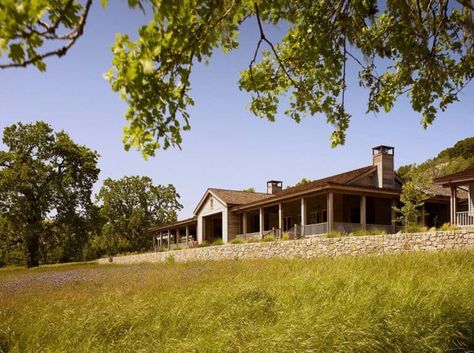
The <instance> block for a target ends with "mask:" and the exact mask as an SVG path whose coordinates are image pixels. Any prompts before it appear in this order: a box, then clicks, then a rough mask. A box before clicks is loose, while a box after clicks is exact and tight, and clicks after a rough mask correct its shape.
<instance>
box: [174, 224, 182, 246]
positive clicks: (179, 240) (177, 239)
mask: <svg viewBox="0 0 474 353" xmlns="http://www.w3.org/2000/svg"><path fill="white" fill-rule="evenodd" d="M174 242H175V243H176V244H179V243H180V242H181V239H180V236H179V228H178V229H176V239H175V240H174Z"/></svg>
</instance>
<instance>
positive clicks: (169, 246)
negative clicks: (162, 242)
mask: <svg viewBox="0 0 474 353" xmlns="http://www.w3.org/2000/svg"><path fill="white" fill-rule="evenodd" d="M170 240H171V233H170V230H169V229H168V250H169V249H171V241H170Z"/></svg>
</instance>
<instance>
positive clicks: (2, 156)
mask: <svg viewBox="0 0 474 353" xmlns="http://www.w3.org/2000/svg"><path fill="white" fill-rule="evenodd" d="M3 143H4V145H5V146H6V150H0V217H3V218H4V219H5V220H7V221H8V223H9V224H10V225H11V226H12V227H13V228H14V233H15V234H17V235H18V236H19V237H20V239H21V241H22V243H23V247H24V251H25V255H26V256H25V257H26V263H27V266H28V267H33V266H38V264H39V257H40V241H41V239H42V238H44V237H45V236H46V235H47V234H50V232H51V230H52V228H53V227H61V228H65V227H72V228H74V229H77V227H79V224H78V223H80V221H81V219H83V218H84V217H85V214H86V213H87V210H88V208H89V207H90V206H91V193H92V187H93V185H94V183H95V182H96V181H97V178H98V174H99V169H98V168H97V159H98V154H97V153H96V152H94V151H91V150H90V149H89V148H87V147H85V146H81V145H78V144H76V143H75V142H73V141H72V140H71V138H70V137H69V136H68V135H67V134H66V133H65V132H64V131H59V132H54V131H53V130H52V128H51V127H50V126H49V125H48V124H46V123H44V122H41V121H40V122H36V123H32V124H22V123H18V124H14V125H11V126H9V127H7V128H5V130H4V132H3ZM69 234H71V236H73V234H74V232H71V233H69Z"/></svg>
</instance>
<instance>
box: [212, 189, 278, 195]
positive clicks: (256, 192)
mask: <svg viewBox="0 0 474 353" xmlns="http://www.w3.org/2000/svg"><path fill="white" fill-rule="evenodd" d="M208 190H220V191H232V192H246V193H248V194H262V195H271V194H268V193H266V192H259V191H246V190H233V189H222V188H208Z"/></svg>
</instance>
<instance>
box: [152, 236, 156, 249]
mask: <svg viewBox="0 0 474 353" xmlns="http://www.w3.org/2000/svg"><path fill="white" fill-rule="evenodd" d="M153 251H156V234H155V233H153Z"/></svg>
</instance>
